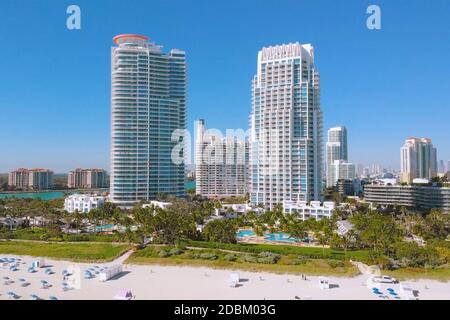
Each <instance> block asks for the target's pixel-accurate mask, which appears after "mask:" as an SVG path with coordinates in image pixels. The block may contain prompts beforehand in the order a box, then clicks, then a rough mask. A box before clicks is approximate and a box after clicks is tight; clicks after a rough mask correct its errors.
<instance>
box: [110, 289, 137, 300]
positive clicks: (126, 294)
mask: <svg viewBox="0 0 450 320" xmlns="http://www.w3.org/2000/svg"><path fill="white" fill-rule="evenodd" d="M114 299H117V300H131V299H133V294H132V293H131V290H127V289H125V290H122V291H120V292H118V293H117V294H116V295H115V296H114Z"/></svg>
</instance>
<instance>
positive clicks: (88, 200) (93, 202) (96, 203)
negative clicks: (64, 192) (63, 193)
mask: <svg viewBox="0 0 450 320" xmlns="http://www.w3.org/2000/svg"><path fill="white" fill-rule="evenodd" d="M105 200H106V199H105V197H103V196H99V195H95V194H94V195H89V194H72V195H70V196H68V197H67V198H66V199H65V200H64V210H66V211H67V212H69V213H74V212H75V211H78V212H80V213H88V212H89V211H91V210H92V209H97V208H100V207H102V206H103V205H104V204H105Z"/></svg>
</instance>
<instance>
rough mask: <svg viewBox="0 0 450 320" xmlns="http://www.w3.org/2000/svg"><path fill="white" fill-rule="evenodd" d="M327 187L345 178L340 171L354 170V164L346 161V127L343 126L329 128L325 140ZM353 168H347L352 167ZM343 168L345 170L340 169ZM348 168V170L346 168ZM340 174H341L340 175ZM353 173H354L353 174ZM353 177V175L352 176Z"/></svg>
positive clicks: (345, 175)
mask: <svg viewBox="0 0 450 320" xmlns="http://www.w3.org/2000/svg"><path fill="white" fill-rule="evenodd" d="M326 149H327V168H326V170H327V187H328V188H329V187H333V186H335V185H336V182H337V180H338V179H347V178H346V177H347V176H348V175H347V174H344V173H343V172H342V174H341V171H349V172H350V171H351V172H355V168H354V164H351V163H347V161H348V149H347V129H346V128H345V127H344V126H339V127H334V128H330V129H329V130H328V140H327V148H326ZM352 166H353V168H349V167H352ZM343 168H345V170H340V169H343ZM348 169H350V170H348ZM341 175H342V176H341ZM353 175H354V174H353ZM353 178H354V177H353Z"/></svg>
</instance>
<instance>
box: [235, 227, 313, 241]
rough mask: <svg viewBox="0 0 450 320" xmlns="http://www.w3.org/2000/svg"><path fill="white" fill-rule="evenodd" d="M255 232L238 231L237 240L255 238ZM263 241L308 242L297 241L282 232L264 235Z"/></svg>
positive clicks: (248, 230) (247, 230)
mask: <svg viewBox="0 0 450 320" xmlns="http://www.w3.org/2000/svg"><path fill="white" fill-rule="evenodd" d="M255 235H256V234H255V232H254V231H253V230H251V229H245V230H239V231H238V233H237V234H236V237H237V238H243V237H251V236H255ZM264 239H265V240H267V241H279V242H299V241H308V238H305V239H299V238H295V237H291V236H290V235H289V234H288V233H284V232H274V233H266V234H264Z"/></svg>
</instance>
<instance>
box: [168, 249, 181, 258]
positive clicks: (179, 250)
mask: <svg viewBox="0 0 450 320" xmlns="http://www.w3.org/2000/svg"><path fill="white" fill-rule="evenodd" d="M169 253H170V255H173V256H177V255H180V254H182V253H183V250H181V249H179V248H173V249H171V250H170V251H169Z"/></svg>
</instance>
